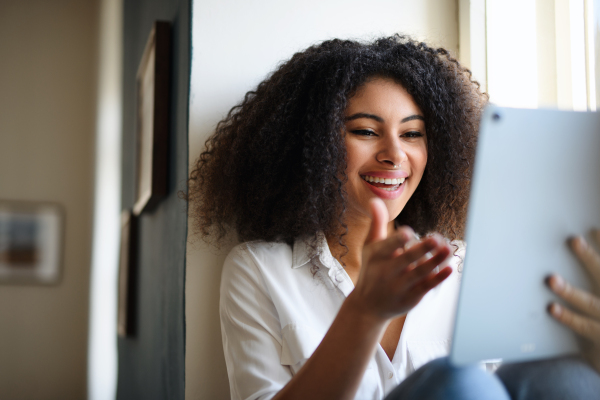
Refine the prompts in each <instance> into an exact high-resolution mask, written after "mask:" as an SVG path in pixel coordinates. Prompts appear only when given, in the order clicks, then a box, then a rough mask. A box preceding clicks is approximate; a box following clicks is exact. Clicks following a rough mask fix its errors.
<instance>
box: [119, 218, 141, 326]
mask: <svg viewBox="0 0 600 400" xmlns="http://www.w3.org/2000/svg"><path fill="white" fill-rule="evenodd" d="M136 288H137V218H136V217H135V215H133V213H132V212H131V211H130V210H125V211H123V212H122V213H121V246H120V252H119V289H118V291H119V293H118V311H117V333H118V334H119V336H121V337H127V336H133V335H134V334H135V322H136V318H135V317H136V308H137V307H136V298H137V297H136V296H137V292H136Z"/></svg>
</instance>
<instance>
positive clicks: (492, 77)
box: [486, 0, 538, 108]
mask: <svg viewBox="0 0 600 400" xmlns="http://www.w3.org/2000/svg"><path fill="white" fill-rule="evenodd" d="M515 10H518V11H517V12H516V11H515ZM486 14H487V67H488V90H489V93H490V100H491V101H492V102H493V103H496V104H498V105H502V106H510V107H524V108H536V107H537V106H538V80H537V49H536V24H535V20H536V18H535V16H536V9H535V0H494V1H489V0H488V2H487V13H486ZM508 21H510V24H508V23H507V22H508Z"/></svg>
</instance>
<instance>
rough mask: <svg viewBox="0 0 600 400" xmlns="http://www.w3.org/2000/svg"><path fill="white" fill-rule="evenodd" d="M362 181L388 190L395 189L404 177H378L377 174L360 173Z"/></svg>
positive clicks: (402, 181)
mask: <svg viewBox="0 0 600 400" xmlns="http://www.w3.org/2000/svg"><path fill="white" fill-rule="evenodd" d="M360 177H361V178H362V179H363V180H364V181H366V182H368V183H369V184H370V185H373V186H375V187H377V188H380V189H383V190H386V191H388V192H393V191H396V190H398V189H399V188H400V185H402V183H404V179H405V178H379V177H377V176H369V175H361V176H360Z"/></svg>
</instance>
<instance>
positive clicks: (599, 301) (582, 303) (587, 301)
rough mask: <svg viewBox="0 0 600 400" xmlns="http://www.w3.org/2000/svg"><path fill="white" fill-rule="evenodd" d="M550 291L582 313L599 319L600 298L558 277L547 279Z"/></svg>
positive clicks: (553, 276)
mask: <svg viewBox="0 0 600 400" xmlns="http://www.w3.org/2000/svg"><path fill="white" fill-rule="evenodd" d="M548 285H549V286H550V289H552V291H554V293H556V294H557V295H558V296H560V297H561V298H562V299H564V300H565V301H567V302H568V303H569V304H571V305H573V306H574V307H575V308H577V309H579V310H581V311H583V312H584V313H586V314H588V315H590V316H592V317H596V318H598V319H600V298H599V297H596V296H594V295H593V294H591V293H588V292H586V291H584V290H581V289H578V288H576V287H574V286H573V285H571V284H570V283H569V282H567V281H565V280H564V279H563V278H562V277H560V276H558V275H552V276H551V277H550V278H549V279H548Z"/></svg>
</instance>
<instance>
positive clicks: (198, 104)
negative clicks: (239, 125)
mask: <svg viewBox="0 0 600 400" xmlns="http://www.w3.org/2000/svg"><path fill="white" fill-rule="evenodd" d="M193 9H194V10H193V11H194V12H193V20H192V48H193V51H192V57H193V59H192V83H191V93H190V99H191V104H190V162H193V161H194V160H195V159H196V158H197V157H198V154H199V153H200V151H201V149H202V146H203V144H204V141H205V140H206V138H207V137H208V136H209V135H210V134H211V133H212V131H213V129H214V127H215V125H216V123H217V122H218V121H219V120H220V119H221V118H222V117H223V116H224V115H225V114H226V113H227V111H228V110H229V108H231V107H232V106H233V105H234V104H236V103H237V102H238V101H239V100H240V99H241V98H242V97H243V95H244V93H245V92H246V91H248V90H250V89H252V88H253V87H254V86H255V85H256V84H257V83H258V82H260V81H261V80H262V79H263V78H264V77H265V75H266V74H267V73H268V72H269V71H271V70H272V69H273V68H274V67H275V66H276V65H277V63H278V62H279V61H281V60H284V59H287V58H289V57H290V56H291V55H292V54H293V52H295V51H297V50H300V49H303V48H305V47H307V46H308V45H310V44H312V43H315V42H318V41H322V40H324V39H328V38H332V37H341V38H365V37H373V36H379V35H389V34H392V33H395V32H403V33H408V34H411V35H414V36H415V37H417V38H420V39H427V40H428V41H430V42H432V43H433V44H437V45H441V46H444V47H446V48H448V49H449V50H451V51H452V52H453V54H454V55H455V56H457V51H458V10H457V0H422V1H415V0H372V1H369V2H366V1H365V0H327V1H323V0H287V1H281V0H262V1H260V2H249V1H247V2H243V1H239V0H195V1H194V4H193ZM191 224H192V221H191V220H190V229H192V226H191ZM191 233H192V232H191V231H190V234H191ZM190 240H191V241H192V244H191V245H190V246H188V253H187V260H188V261H187V272H186V273H187V282H186V323H187V325H186V326H187V339H186V341H187V344H186V398H187V399H227V398H228V394H229V387H228V381H227V373H226V369H225V363H224V360H223V350H222V344H221V332H220V326H219V314H218V307H219V282H220V276H221V266H222V264H223V259H224V256H225V254H226V253H227V250H228V247H227V246H225V248H224V249H223V250H222V251H221V252H218V251H216V250H214V249H209V248H207V247H206V246H204V245H203V244H202V243H198V241H197V240H196V241H195V243H194V238H193V237H190Z"/></svg>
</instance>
